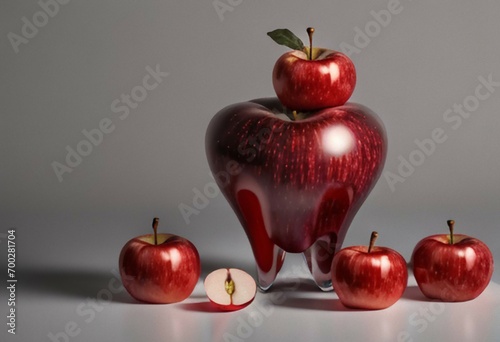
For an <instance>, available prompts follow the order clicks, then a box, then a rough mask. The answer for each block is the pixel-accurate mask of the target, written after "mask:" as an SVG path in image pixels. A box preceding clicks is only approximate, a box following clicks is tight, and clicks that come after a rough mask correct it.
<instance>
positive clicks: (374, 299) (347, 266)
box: [332, 232, 408, 309]
mask: <svg viewBox="0 0 500 342" xmlns="http://www.w3.org/2000/svg"><path fill="white" fill-rule="evenodd" d="M377 235H378V234H377V233H376V232H373V233H372V237H371V239H370V245H369V246H368V247H367V246H352V247H346V248H344V249H342V250H340V251H339V252H338V253H337V254H336V255H335V256H334V257H333V263H332V283H333V288H334V290H335V291H336V292H337V295H338V296H339V299H340V301H341V302H342V304H344V305H345V306H347V307H351V308H357V309H385V308H387V307H389V306H391V305H392V304H394V303H395V302H396V301H397V300H398V299H399V298H401V295H402V294H403V292H404V290H405V289H406V285H407V282H408V271H407V269H406V261H405V259H404V258H403V257H402V256H401V254H399V253H398V252H396V251H395V250H393V249H390V248H387V247H373V244H374V242H375V239H376V238H377Z"/></svg>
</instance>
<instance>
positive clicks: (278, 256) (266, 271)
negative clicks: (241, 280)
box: [255, 245, 286, 291]
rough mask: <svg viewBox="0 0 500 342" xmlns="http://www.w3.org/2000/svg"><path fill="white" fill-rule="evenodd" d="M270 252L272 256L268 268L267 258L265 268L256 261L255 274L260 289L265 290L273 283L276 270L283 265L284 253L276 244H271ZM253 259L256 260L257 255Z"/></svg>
mask: <svg viewBox="0 0 500 342" xmlns="http://www.w3.org/2000/svg"><path fill="white" fill-rule="evenodd" d="M272 253H273V257H272V264H271V267H270V268H268V266H269V262H268V261H269V260H266V265H264V266H265V268H262V267H261V265H260V264H259V262H258V261H257V276H258V281H257V284H258V285H259V288H260V289H261V290H262V291H267V290H268V289H269V288H270V287H271V286H272V285H273V283H274V281H275V280H276V276H277V275H278V272H279V271H280V269H281V266H282V265H283V261H284V260H285V255H286V253H285V251H283V250H282V249H281V248H279V247H278V246H276V245H274V246H273V252H272ZM255 259H256V260H258V258H257V256H256V257H255Z"/></svg>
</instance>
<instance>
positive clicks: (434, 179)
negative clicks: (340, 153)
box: [0, 0, 500, 341]
mask: <svg viewBox="0 0 500 342" xmlns="http://www.w3.org/2000/svg"><path fill="white" fill-rule="evenodd" d="M221 2H222V3H225V4H227V6H229V8H231V10H230V11H226V12H225V13H223V14H222V17H219V15H218V14H217V11H216V10H215V8H214V6H213V3H212V1H203V2H199V1H182V2H167V1H146V2H135V1H105V2H102V1H86V2H83V1H70V2H69V3H68V4H65V5H60V6H59V11H58V13H57V14H55V15H54V16H53V17H49V20H48V22H47V23H46V25H44V26H43V27H41V28H39V29H38V33H37V34H36V35H35V36H34V37H33V38H30V39H29V41H28V43H27V44H21V45H20V46H19V51H18V52H17V53H16V52H15V51H14V49H13V47H12V45H11V43H10V42H9V39H8V34H9V33H10V32H12V33H15V34H21V28H22V25H23V21H22V18H23V17H26V18H28V20H29V21H30V22H33V19H32V18H33V15H34V14H35V13H37V12H39V11H40V10H41V8H40V5H39V4H38V3H37V2H35V1H29V2H28V1H24V2H6V1H5V2H3V3H2V4H1V5H0V33H1V35H2V38H1V39H0V51H1V55H0V76H1V82H0V87H1V88H0V103H1V104H2V109H1V118H2V121H1V125H0V137H1V139H2V144H0V156H1V160H2V162H1V163H2V167H1V168H0V182H1V183H0V186H1V187H0V189H1V191H0V193H1V195H0V218H1V220H0V229H1V231H0V233H3V234H5V233H6V231H7V230H8V229H9V228H12V227H15V229H16V231H17V243H18V247H17V248H18V253H17V265H18V266H17V267H18V272H19V278H20V280H22V277H23V276H24V277H26V281H25V282H24V286H25V288H23V284H22V283H21V284H20V285H19V287H20V290H19V293H18V296H19V301H20V308H21V309H22V308H23V306H22V304H23V300H26V302H24V305H26V309H25V312H26V311H30V312H36V313H47V312H49V313H54V314H53V315H49V316H50V317H51V318H50V319H49V318H47V317H48V316H47V315H35V314H33V319H29V318H27V317H26V316H24V318H23V316H20V317H19V326H18V329H19V333H20V334H25V337H28V336H38V337H40V338H42V339H43V338H45V339H46V335H47V333H48V332H50V331H53V332H55V331H59V330H62V328H61V327H62V326H64V324H63V323H62V322H64V321H67V318H64V317H66V315H73V316H75V314H74V309H75V306H76V305H77V304H78V302H80V301H81V300H82V299H85V298H86V297H89V296H90V297H92V294H93V295H94V296H95V293H96V291H95V290H99V289H100V288H102V286H105V284H106V282H107V280H108V279H109V278H110V277H111V273H110V270H111V269H113V268H116V267H117V260H118V254H119V252H120V249H121V247H122V246H123V244H124V243H125V242H126V241H127V240H128V239H130V238H131V237H133V236H136V235H139V234H143V233H146V232H149V230H150V222H151V219H152V217H154V216H158V217H160V219H161V226H160V229H161V230H163V231H168V232H171V233H175V234H179V235H182V236H184V237H187V238H189V239H190V240H191V241H192V242H193V243H194V244H195V245H196V246H197V247H198V249H199V251H200V254H201V257H202V259H203V265H204V270H205V272H206V271H208V270H210V269H211V268H215V267H225V266H236V267H240V268H244V269H247V270H248V271H250V272H253V264H252V254H251V251H250V247H249V245H248V243H247V240H246V237H245V235H244V233H243V230H242V228H241V227H240V225H239V223H238V222H237V220H236V218H235V216H234V215H233V213H232V211H231V210H230V208H229V206H228V204H227V203H226V202H225V200H224V198H223V197H222V195H219V196H217V197H215V198H211V199H210V200H209V204H208V206H207V207H206V208H204V209H202V210H200V213H199V214H198V215H193V216H191V217H190V222H189V224H187V223H186V222H185V220H184V219H183V217H182V215H181V214H180V212H179V209H178V206H179V204H181V203H184V204H186V205H190V206H192V200H193V197H194V190H196V189H198V190H203V188H204V187H205V186H206V185H207V184H210V183H211V182H212V181H213V180H212V178H211V177H210V175H209V169H208V165H207V162H206V158H205V152H204V135H205V129H206V127H207V125H208V122H209V120H210V119H211V117H212V116H213V115H214V114H215V113H216V112H217V111H218V110H219V109H221V108H223V107H224V106H226V105H228V104H231V103H235V102H240V101H245V100H249V99H253V98H258V97H268V96H273V94H274V91H273V88H272V83H271V72H272V68H273V65H274V62H275V60H276V59H277V58H278V57H279V56H280V55H281V54H282V53H284V52H285V51H286V50H287V49H286V48H284V47H281V46H278V45H276V44H275V43H274V42H272V41H271V39H270V38H268V37H267V36H266V32H268V31H270V30H273V29H275V28H281V27H287V28H289V29H291V30H292V31H294V32H295V33H296V34H297V35H299V36H300V37H301V38H302V39H303V40H306V34H305V28H306V27H307V26H315V28H316V35H315V45H317V46H324V47H330V48H334V49H340V48H341V46H342V45H341V44H342V43H343V44H350V45H352V46H356V43H355V37H356V32H357V31H356V28H358V29H361V30H362V31H365V25H367V24H368V25H369V23H370V22H374V16H373V14H371V11H376V12H379V11H380V10H382V9H387V7H388V4H390V3H393V1H370V2H347V1H308V2H307V3H306V2H298V1H294V2H290V1H268V2H251V1H236V0H233V1H225V0H221ZM398 9H399V10H400V12H399V13H398V14H396V15H392V17H391V20H390V23H389V24H388V25H386V26H385V27H381V26H380V25H378V26H379V27H381V30H380V32H378V33H376V34H372V36H373V37H371V38H370V41H369V43H368V44H367V45H366V46H364V47H361V48H360V49H359V50H360V51H359V53H354V54H352V55H351V58H352V60H353V61H354V63H355V65H356V68H357V76H358V82H357V86H356V89H355V92H354V94H353V96H352V98H351V100H352V101H354V102H360V103H362V104H364V105H366V106H368V107H370V108H371V109H373V110H374V111H375V112H377V113H378V114H379V116H380V117H381V118H382V120H383V121H384V123H385V125H386V129H387V134H388V139H389V151H388V156H387V162H386V165H385V172H392V173H395V174H397V173H398V166H399V164H400V160H401V158H404V159H406V160H408V159H409V157H410V155H411V154H412V153H414V151H415V150H417V149H418V147H417V145H416V143H415V140H416V139H418V140H419V141H422V140H424V139H428V138H430V137H431V136H432V132H433V130H435V129H438V128H440V129H442V130H443V131H444V133H445V134H446V136H447V137H448V138H447V140H446V141H445V142H443V143H441V144H437V145H436V149H435V151H433V152H432V153H429V155H426V156H425V160H424V161H423V162H422V163H421V165H418V166H416V167H415V169H414V171H413V172H412V173H411V175H408V176H407V177H405V178H404V182H403V183H398V184H396V185H395V187H394V189H391V187H390V186H389V185H388V182H387V181H386V180H385V179H384V177H381V179H380V180H379V182H378V184H377V186H376V187H375V189H374V190H373V192H372V193H371V195H370V196H369V198H368V199H367V201H366V203H365V205H364V206H363V207H362V208H361V210H360V212H359V214H358V215H357V217H356V218H355V220H354V222H353V224H352V226H351V229H350V230H349V232H348V234H347V238H346V241H345V244H346V245H351V244H362V243H365V242H366V241H367V240H368V235H369V232H370V231H371V230H373V229H377V230H378V231H379V233H380V235H381V237H380V238H379V243H380V244H382V245H387V246H391V247H392V248H394V249H397V250H398V251H400V252H401V253H402V254H403V256H405V258H406V259H407V260H409V258H410V255H411V251H412V249H413V247H414V245H415V244H416V243H417V242H418V240H420V239H421V238H423V237H424V236H427V235H430V234H434V233H439V232H445V231H446V224H445V223H446V222H445V221H446V220H447V219H449V218H453V219H455V221H456V222H457V225H456V229H457V231H459V232H463V233H466V234H469V235H473V236H475V237H478V238H480V239H481V240H483V241H485V242H487V243H488V244H489V246H490V248H491V250H492V252H493V253H494V255H495V257H496V260H498V256H499V254H500V250H499V247H498V243H497V241H498V240H499V238H500V232H499V230H498V228H497V227H498V219H499V214H498V213H499V207H500V202H499V201H498V196H499V194H500V182H498V165H499V160H500V150H499V149H498V143H499V138H498V134H497V132H498V128H499V125H500V118H499V116H498V108H499V106H500V90H499V88H498V87H496V88H494V91H493V92H492V93H491V96H489V98H488V99H485V100H480V101H478V106H477V109H476V108H475V110H474V111H471V112H470V117H468V118H467V119H464V120H463V121H462V122H461V124H460V126H459V127H455V128H456V129H453V127H452V126H453V123H450V122H446V121H445V120H444V118H443V114H444V113H445V112H446V111H447V110H453V109H454V107H453V106H454V105H455V104H463V102H464V101H466V99H467V98H468V97H469V100H470V96H474V94H475V89H476V87H477V85H478V84H480V81H479V77H481V76H482V77H484V78H487V77H488V76H489V75H491V77H492V79H493V80H494V81H500V67H499V63H498V61H499V54H500V46H499V44H500V43H499V41H498V32H500V22H499V21H498V13H499V11H500V4H499V3H497V2H495V1H477V2H474V3H473V4H472V3H469V2H467V1H451V0H449V1H448V0H446V1H440V2H439V3H435V2H430V1H423V2H422V1H420V2H418V1H409V0H402V1H401V2H400V5H399V6H398ZM156 65H159V69H160V70H161V71H162V72H168V73H169V75H168V76H167V77H165V78H164V79H163V82H162V83H161V84H159V85H158V86H157V87H156V88H155V89H154V90H151V91H149V92H148V93H147V97H146V99H145V100H144V101H142V102H139V103H138V106H137V108H135V109H131V110H130V115H129V116H128V117H127V118H126V119H124V120H121V119H120V117H119V114H117V113H114V112H113V111H112V109H111V104H112V103H113V101H114V100H116V99H119V98H120V96H121V95H122V94H130V92H131V90H132V89H133V88H134V87H136V86H139V85H141V84H142V79H143V77H144V76H145V75H146V74H147V71H146V67H148V66H150V67H152V68H153V69H154V68H155V66H156ZM483 91H484V89H483ZM455 116H456V114H455ZM105 118H109V119H110V120H111V121H112V123H113V125H114V127H115V129H114V131H113V132H111V133H109V134H106V135H104V139H103V141H102V143H101V144H99V145H98V146H95V147H94V148H93V150H92V152H91V153H90V154H89V155H88V156H86V157H83V161H82V162H81V164H80V165H78V166H77V167H75V168H74V170H73V171H72V172H71V173H66V174H64V175H63V180H62V182H60V181H59V180H58V178H57V176H56V175H55V173H54V170H53V168H52V163H53V162H54V161H57V162H60V163H64V159H65V156H66V154H67V151H66V146H68V145H69V146H70V147H72V148H76V146H77V144H78V143H79V142H80V141H81V140H82V139H84V138H85V137H84V135H83V134H82V130H84V129H86V130H91V129H95V128H97V127H98V126H99V122H100V121H101V120H103V119H105ZM0 247H1V249H2V251H4V250H5V238H3V240H2V236H0ZM2 253H3V252H2ZM5 259H6V258H5V257H2V258H0V265H1V266H2V268H3V269H4V270H5V269H6V266H5V261H6V260H5ZM296 261H297V262H300V259H296ZM2 272H3V271H2ZM44 272H47V273H44ZM44 274H47V275H50V276H51V277H50V279H51V280H50V279H48V277H45V276H44ZM494 280H495V281H496V282H498V281H500V276H499V275H498V272H497V273H495V274H494ZM38 282H39V283H40V287H37V286H35V285H36V284H37V283H38ZM28 283H29V284H31V285H28ZM85 284H90V285H85ZM103 284H104V285H103ZM2 287H3V286H2ZM72 288H75V289H77V290H75V291H72V290H71V289H72ZM23 291H24V292H23ZM23 293H24V294H25V297H24V298H23ZM1 294H2V298H4V296H5V292H4V291H2V292H1ZM47 296H48V297H50V296H53V297H54V298H55V299H54V300H53V301H51V302H50V303H51V306H50V305H49V304H47V303H46V305H47V306H46V307H45V309H42V307H44V305H45V304H43V300H42V299H41V298H48V297H47ZM61 296H62V297H64V298H66V299H68V300H69V301H70V303H71V304H65V302H64V300H62V299H61ZM200 296H201V297H202V292H201V294H200ZM28 298H33V301H31V300H30V305H33V306H36V305H39V306H38V307H37V308H38V311H37V310H36V309H35V308H33V307H29V306H28V303H27V302H28ZM120 298H123V301H127V298H128V297H127V296H126V294H122V296H121V297H120ZM58 300H60V302H59V301H58ZM2 303H4V301H3V300H2V301H0V311H1V312H2V313H3V312H4V311H5V312H6V310H7V307H6V305H4V304H2ZM36 303H38V304H36ZM74 303H76V304H74ZM49 307H50V308H51V309H48V308H49ZM110 307H112V308H113V309H109V310H108V313H110V311H111V310H117V311H118V313H119V315H120V313H122V311H120V308H116V307H114V306H110ZM28 308H29V309H28ZM47 310H48V311H47ZM154 310H159V309H158V307H156V308H155V309H154ZM56 312H57V314H55V313H56ZM113 312H114V311H113ZM496 314H497V315H498V309H497V311H496ZM58 315H59V316H58ZM35 317H36V319H35ZM41 317H45V318H41ZM58 317H59V318H58ZM61 317H62V318H61ZM70 317H71V316H70ZM75 317H77V318H78V316H75ZM102 317H105V316H102ZM106 317H107V316H106ZM120 317H122V316H120ZM134 317H135V316H134ZM187 317H189V316H187ZM226 317H227V316H226ZM122 318H123V317H122ZM39 319H42V320H43V321H38V320H39ZM35 321H36V322H35ZM96 322H97V323H96ZM111 322H115V321H113V320H111ZM123 322H125V323H123ZM123 322H122V324H124V325H127V324H128V323H127V322H128V321H127V317H126V316H125V318H124V320H123ZM92 324H93V325H94V327H92V328H87V326H86V327H85V328H82V332H81V333H80V334H79V335H78V336H76V337H75V338H73V339H72V340H82V341H83V340H88V339H89V338H90V337H92V338H98V337H99V336H101V335H100V332H102V333H104V332H106V331H107V329H106V324H107V321H106V319H105V318H101V319H96V320H95V321H94V322H93V323H92ZM204 324H205V325H203V326H204V327H205V328H206V327H213V325H211V323H210V322H207V321H204ZM111 326H113V327H114V328H116V329H118V330H119V327H116V326H114V325H112V324H111ZM100 329H101V330H100ZM263 329H264V328H263ZM265 331H266V330H265V329H264V330H261V337H262V336H265ZM3 333H4V331H2V334H3ZM30 334H31V335H30ZM92 334H94V335H92ZM144 334H146V333H144ZM20 336H21V337H22V335H20ZM135 336H136V337H134V338H131V339H130V340H133V339H135V338H139V337H143V338H144V336H147V334H146V335H141V334H140V333H137V335H135ZM137 336H139V337H137ZM173 336H181V335H173ZM211 336H212V338H213V339H220V338H217V336H219V337H220V336H221V335H217V333H214V334H213V335H211ZM214 336H215V337H214ZM9 337H11V336H9ZM254 337H255V336H253V337H251V338H254ZM251 338H250V339H251ZM151 340H152V338H151ZM207 340H209V338H208V337H207Z"/></svg>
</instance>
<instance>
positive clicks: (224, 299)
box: [204, 268, 257, 311]
mask: <svg viewBox="0 0 500 342" xmlns="http://www.w3.org/2000/svg"><path fill="white" fill-rule="evenodd" d="M204 285H205V291H206V293H207V297H208V299H209V300H210V301H211V302H212V303H213V304H215V306H216V307H217V308H219V309H220V310H222V311H235V310H240V309H242V308H244V307H246V306H247V305H248V304H250V303H251V302H252V301H253V299H254V298H255V294H256V292H257V284H256V283H255V280H254V279H253V278H252V276H251V275H249V274H248V273H246V272H245V271H242V270H239V269H237V268H221V269H218V270H215V271H213V272H212V273H210V274H209V275H208V276H207V277H206V278H205V283H204Z"/></svg>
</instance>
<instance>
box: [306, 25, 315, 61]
mask: <svg viewBox="0 0 500 342" xmlns="http://www.w3.org/2000/svg"><path fill="white" fill-rule="evenodd" d="M313 33H314V27H308V28H307V35H308V36H309V59H310V60H312V51H313Z"/></svg>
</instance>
